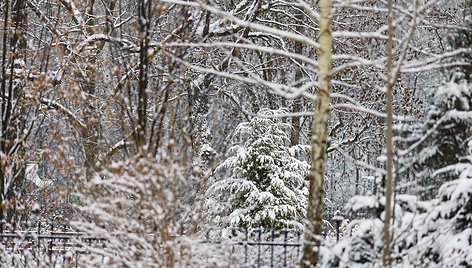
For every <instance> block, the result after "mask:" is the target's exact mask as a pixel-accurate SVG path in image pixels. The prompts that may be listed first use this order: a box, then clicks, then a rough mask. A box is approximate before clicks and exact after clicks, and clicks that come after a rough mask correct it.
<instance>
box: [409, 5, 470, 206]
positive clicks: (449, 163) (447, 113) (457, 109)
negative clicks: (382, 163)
mask: <svg viewBox="0 0 472 268" xmlns="http://www.w3.org/2000/svg"><path fill="white" fill-rule="evenodd" d="M470 8H471V9H472V7H470ZM471 29H472V16H468V17H466V19H465V22H464V23H463V24H462V25H461V26H460V28H459V29H458V30H456V31H455V32H453V33H452V34H451V35H450V38H449V41H450V44H451V47H452V48H453V49H464V48H468V51H467V50H466V51H465V52H463V53H461V54H460V57H458V58H457V59H456V61H457V62H458V63H461V64H462V65H461V66H459V67H457V68H454V69H452V70H450V71H449V72H448V73H449V78H448V81H447V82H445V83H443V84H442V85H441V86H440V87H439V88H438V89H437V90H436V91H435V92H434V96H433V100H432V105H431V106H430V108H429V111H428V113H427V116H426V122H425V123H424V124H422V125H421V126H420V131H419V133H418V132H417V133H416V135H415V136H416V137H413V140H415V139H416V141H417V143H418V144H421V145H420V146H418V148H419V149H418V150H417V151H416V153H417V155H418V157H417V160H416V161H415V165H414V169H415V170H416V172H417V174H418V175H419V176H420V177H421V178H422V180H421V185H422V186H425V187H426V188H425V189H424V191H423V192H422V197H423V198H425V199H430V198H432V197H434V196H435V194H436V193H437V190H438V189H439V186H440V185H441V184H442V183H443V182H445V181H450V180H453V179H456V178H457V174H458V172H457V170H456V164H458V163H464V162H470V161H469V160H467V159H468V158H469V156H470V152H469V148H470V146H469V143H470V137H471V136H472V124H471V119H470V113H471V111H472V89H471V82H472V77H471V75H472V69H471V67H470V66H472V52H471V49H472V30H471Z"/></svg>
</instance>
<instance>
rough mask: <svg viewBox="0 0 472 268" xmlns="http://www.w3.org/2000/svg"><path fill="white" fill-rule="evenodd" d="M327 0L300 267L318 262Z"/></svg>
mask: <svg viewBox="0 0 472 268" xmlns="http://www.w3.org/2000/svg"><path fill="white" fill-rule="evenodd" d="M331 7H332V1H331V0H321V1H320V22H319V24H320V37H319V43H320V48H319V49H318V55H319V72H320V73H319V76H318V79H319V84H320V88H319V90H318V96H317V99H316V107H315V110H316V111H315V117H314V121H313V130H312V131H313V133H312V140H311V143H312V153H311V158H312V159H311V161H312V164H311V172H310V176H309V178H310V193H309V199H308V211H307V214H308V215H307V216H308V226H307V230H306V232H305V242H304V245H303V256H302V261H301V263H300V266H301V267H314V266H315V265H316V263H317V262H318V253H319V246H320V243H321V232H322V231H323V210H324V197H325V192H324V186H325V183H324V173H325V168H326V150H327V147H328V143H327V141H328V135H327V128H328V119H329V102H330V84H331V64H332V51H331V50H332V42H333V41H332V35H331V18H330V16H331Z"/></svg>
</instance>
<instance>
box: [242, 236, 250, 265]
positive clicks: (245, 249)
mask: <svg viewBox="0 0 472 268" xmlns="http://www.w3.org/2000/svg"><path fill="white" fill-rule="evenodd" d="M245 230H246V238H245V239H244V242H243V243H244V264H247V242H248V240H249V237H248V233H247V232H248V231H247V228H246V229H245Z"/></svg>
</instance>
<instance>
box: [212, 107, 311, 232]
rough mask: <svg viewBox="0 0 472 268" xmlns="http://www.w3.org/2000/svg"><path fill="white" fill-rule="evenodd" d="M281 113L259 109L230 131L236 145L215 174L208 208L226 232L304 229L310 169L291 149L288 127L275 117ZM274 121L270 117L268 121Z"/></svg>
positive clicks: (294, 148)
mask: <svg viewBox="0 0 472 268" xmlns="http://www.w3.org/2000/svg"><path fill="white" fill-rule="evenodd" d="M285 113H286V111H285V110H268V109H263V110H261V111H260V112H259V113H258V115H257V116H256V117H254V118H253V119H252V120H251V121H250V122H245V123H241V124H239V125H238V127H237V128H236V130H235V132H234V139H235V141H236V143H237V145H235V146H233V147H231V148H230V150H229V153H230V155H231V156H230V157H228V158H227V159H225V160H224V161H223V162H222V163H221V164H220V165H219V166H218V167H217V169H216V172H215V174H216V176H215V178H216V179H217V181H216V182H215V183H214V184H213V185H212V186H211V187H210V188H209V190H208V192H207V194H208V196H209V198H208V202H207V205H208V206H209V207H210V209H212V211H213V213H212V214H213V216H216V219H217V220H218V221H219V222H220V223H223V225H224V226H225V227H241V228H276V229H280V228H292V229H295V230H302V229H303V224H302V220H303V219H304V218H305V217H306V206H307V194H308V188H307V181H306V180H305V177H306V175H307V172H308V171H309V168H310V166H309V164H308V163H307V162H305V161H302V160H299V159H297V158H296V156H297V155H298V154H299V153H300V152H302V151H304V148H306V147H303V146H299V145H297V146H290V145H289V144H290V135H289V130H290V125H289V124H286V123H283V122H281V120H280V119H278V118H275V117H277V116H278V115H283V114H285ZM271 117H274V118H271Z"/></svg>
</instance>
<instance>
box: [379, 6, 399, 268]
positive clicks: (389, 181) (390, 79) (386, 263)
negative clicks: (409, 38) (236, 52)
mask: <svg viewBox="0 0 472 268" xmlns="http://www.w3.org/2000/svg"><path fill="white" fill-rule="evenodd" d="M392 5H393V3H392V0H388V16H387V20H388V22H387V23H388V42H387V53H388V54H387V57H388V58H387V107H386V113H387V133H386V139H387V140H386V145H387V163H386V164H387V176H386V181H385V219H384V220H385V223H384V237H383V251H382V265H383V267H390V264H391V258H390V242H391V236H390V221H391V210H392V185H393V128H392V125H393V107H392V102H393V86H394V85H395V81H394V80H395V77H396V76H395V75H394V73H393V60H394V59H393V40H392V39H393V18H392V12H393V10H392Z"/></svg>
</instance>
